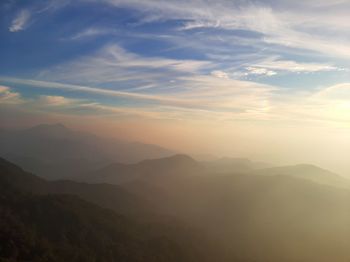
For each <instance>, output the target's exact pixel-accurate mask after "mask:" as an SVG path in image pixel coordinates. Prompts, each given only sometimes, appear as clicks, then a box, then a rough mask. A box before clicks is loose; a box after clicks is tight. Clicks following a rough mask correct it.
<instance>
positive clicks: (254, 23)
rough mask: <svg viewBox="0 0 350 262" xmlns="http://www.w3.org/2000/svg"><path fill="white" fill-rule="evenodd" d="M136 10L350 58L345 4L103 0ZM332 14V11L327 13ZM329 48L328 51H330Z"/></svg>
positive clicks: (148, 17)
mask: <svg viewBox="0 0 350 262" xmlns="http://www.w3.org/2000/svg"><path fill="white" fill-rule="evenodd" d="M104 2H106V3H108V4H110V5H113V6H116V7H128V8H133V9H135V10H138V12H139V13H140V15H141V16H143V18H142V19H143V21H145V22H154V21H156V20H180V21H181V20H182V21H183V25H182V26H180V27H179V29H181V30H193V29H206V28H215V29H225V30H248V31H252V32H257V33H260V34H262V41H263V42H264V43H265V44H269V45H280V46H284V47H286V48H296V49H303V50H312V51H314V52H316V53H321V54H323V55H327V56H347V57H348V56H349V53H350V52H349V51H350V49H349V42H348V41H347V40H346V39H345V38H344V37H343V33H344V32H348V30H349V23H348V22H349V20H348V16H347V12H346V11H345V10H348V8H349V4H348V2H346V1H344V2H337V3H332V4H330V3H328V2H329V1H324V0H322V1H308V2H307V3H304V2H303V3H301V2H294V3H290V2H289V1H283V0H279V1H274V3H273V4H272V3H271V2H270V1H260V2H259V3H256V2H252V1H224V0H221V1H215V2H204V1H193V0H191V1H181V0H180V1H162V0H161V1H155V0H150V1H141V0H131V1H126V0H106V1H104ZM330 10H331V11H330ZM330 50H331V51H330Z"/></svg>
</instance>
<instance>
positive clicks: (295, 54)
mask: <svg viewBox="0 0 350 262" xmlns="http://www.w3.org/2000/svg"><path fill="white" fill-rule="evenodd" d="M349 11H350V2H349V1H348V0H335V1H328V0H327V1H326V0H306V1H288V0H261V1H252V0H230V1H226V0H218V1H204V0H186V1H184V0H178V1H172V0H168V1H165V0H148V1H146V0H100V1H97V0H76V1H69V0H60V1H59V0H47V1H43V0H32V1H19V0H18V1H16V0H3V1H1V3H0V40H1V41H0V58H1V59H0V86H1V87H0V104H1V106H2V107H6V108H7V109H6V110H22V112H23V111H26V112H29V111H30V112H32V113H33V114H34V113H40V114H47V115H50V114H60V115H62V116H74V115H77V116H87V117H88V116H98V117H108V119H114V120H120V119H137V120H140V119H142V120H147V119H150V120H152V121H158V120H159V121H185V120H186V121H190V122H196V121H207V122H209V123H216V121H219V122H220V123H229V125H230V128H231V127H232V126H231V124H232V123H233V124H237V123H247V122H249V123H253V124H254V123H260V124H261V123H264V125H268V126H276V125H278V126H286V125H299V126H304V125H305V123H306V124H307V125H308V126H310V125H311V126H312V127H316V126H323V127H327V128H328V127H330V126H332V127H333V126H334V127H335V128H348V123H349V120H350V116H349V114H348V112H349V109H350V103H349V99H350V74H349V68H350V38H349V32H350V20H349V16H348V14H349ZM9 108H11V109H9ZM310 123H312V124H310ZM223 128H225V127H224V126H223Z"/></svg>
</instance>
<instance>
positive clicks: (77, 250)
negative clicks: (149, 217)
mask: <svg viewBox="0 0 350 262" xmlns="http://www.w3.org/2000/svg"><path fill="white" fill-rule="evenodd" d="M45 182H46V181H45V180H43V179H40V178H38V177H36V176H34V175H31V174H29V173H26V172H24V171H23V170H21V169H20V168H18V167H17V166H15V165H13V164H11V163H9V162H7V161H5V160H3V159H0V243H1V244H0V261H8V262H10V261H53V262H55V261H57V262H59V261H73V262H75V261H77V262H78V261H84V262H85V261H86V262H89V261H91V262H92V261H107V262H108V261H111V262H112V261H125V262H142V261H147V262H163V261H164V262H169V261H170V262H171V261H174V262H175V261H184V262H195V261H207V262H209V261H214V260H216V259H218V260H216V261H221V259H220V257H219V255H220V254H219V253H217V252H216V251H214V249H212V246H211V244H210V243H209V242H206V240H205V239H204V237H203V236H202V235H197V233H196V232H195V231H191V230H190V229H188V228H183V227H181V226H179V225H168V224H161V223H148V222H147V223H145V222H144V223H141V222H137V221H136V220H135V219H133V218H130V217H128V216H125V215H120V214H117V213H115V212H112V211H110V210H108V209H104V208H101V207H99V206H97V205H95V204H92V203H89V202H86V201H84V200H82V199H80V198H79V197H77V196H74V195H67V194H52V193H50V194H46V193H44V192H43V191H42V192H41V194H35V193H33V191H36V190H39V191H40V190H43V189H42V188H44V190H45V187H46V185H45ZM47 183H50V182H47ZM32 186H33V187H34V188H35V190H31V191H32V192H31V193H29V192H28V190H23V189H25V188H27V189H29V188H30V187H32Z"/></svg>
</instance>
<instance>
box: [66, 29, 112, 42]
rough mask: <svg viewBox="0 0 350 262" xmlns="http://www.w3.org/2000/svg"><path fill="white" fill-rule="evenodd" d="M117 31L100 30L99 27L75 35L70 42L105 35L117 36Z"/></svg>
mask: <svg viewBox="0 0 350 262" xmlns="http://www.w3.org/2000/svg"><path fill="white" fill-rule="evenodd" d="M116 33H117V30H115V29H111V28H98V27H90V28H86V29H84V30H82V31H80V32H78V33H76V34H75V35H73V36H71V37H69V39H70V40H81V39H85V38H91V37H97V36H103V35H112V34H116Z"/></svg>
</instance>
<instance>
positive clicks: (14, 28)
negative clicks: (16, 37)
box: [9, 9, 31, 33]
mask: <svg viewBox="0 0 350 262" xmlns="http://www.w3.org/2000/svg"><path fill="white" fill-rule="evenodd" d="M30 18H31V12H30V11H29V10H27V9H24V10H22V11H20V12H19V13H18V14H17V15H16V16H15V18H14V19H13V20H12V22H11V25H10V26H9V31H10V32H13V33H14V32H18V31H21V30H24V29H25V28H26V27H27V25H28V22H29V21H30Z"/></svg>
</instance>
